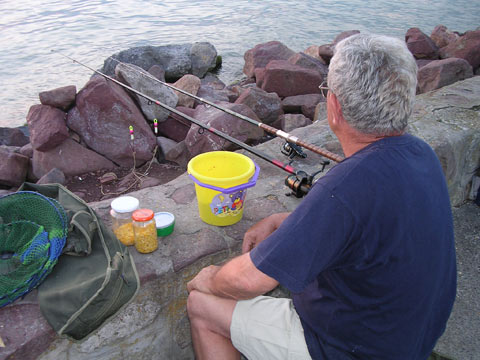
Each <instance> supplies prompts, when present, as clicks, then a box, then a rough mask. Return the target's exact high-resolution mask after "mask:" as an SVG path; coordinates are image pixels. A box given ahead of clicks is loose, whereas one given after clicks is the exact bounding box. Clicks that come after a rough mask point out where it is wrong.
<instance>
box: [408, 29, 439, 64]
mask: <svg viewBox="0 0 480 360" xmlns="http://www.w3.org/2000/svg"><path fill="white" fill-rule="evenodd" d="M405 41H406V43H407V47H408V49H409V50H410V52H411V53H412V54H413V56H414V57H415V58H416V59H432V60H435V59H438V56H439V50H438V46H437V45H435V43H434V42H433V40H432V39H430V38H429V37H428V35H426V34H424V33H423V32H422V31H421V30H420V29H419V28H410V29H408V31H407V33H406V34H405Z"/></svg>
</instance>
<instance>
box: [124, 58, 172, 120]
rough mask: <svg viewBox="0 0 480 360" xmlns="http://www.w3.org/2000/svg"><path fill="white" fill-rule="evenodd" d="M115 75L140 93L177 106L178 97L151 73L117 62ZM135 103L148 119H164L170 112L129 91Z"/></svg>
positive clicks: (168, 104)
mask: <svg viewBox="0 0 480 360" xmlns="http://www.w3.org/2000/svg"><path fill="white" fill-rule="evenodd" d="M115 75H116V76H117V78H118V79H119V80H120V81H121V82H123V83H124V84H126V85H128V86H130V87H132V88H134V89H135V90H137V91H139V92H140V93H142V94H145V95H147V96H149V97H150V98H152V99H154V100H157V101H159V102H160V103H162V104H165V105H167V106H169V107H171V108H174V107H175V106H177V102H178V97H177V95H176V94H175V92H174V91H173V90H172V89H171V88H169V87H168V86H165V85H163V84H161V83H160V82H158V81H157V80H156V79H153V78H152V75H151V74H149V73H148V72H147V71H145V70H143V69H142V68H140V67H138V66H135V65H131V64H123V63H122V64H118V65H117V67H116V68H115ZM131 95H132V97H133V98H134V99H135V101H136V102H137V104H139V105H140V108H141V109H142V112H143V115H145V117H146V118H147V119H148V120H150V121H153V119H157V120H158V122H162V121H165V120H166V119H167V117H168V115H169V114H170V112H169V111H168V110H166V109H164V108H163V107H161V106H159V105H157V104H155V103H153V102H152V101H150V100H147V99H146V98H145V97H143V96H141V95H138V94H135V93H131Z"/></svg>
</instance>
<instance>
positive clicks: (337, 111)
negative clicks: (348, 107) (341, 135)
mask: <svg viewBox="0 0 480 360" xmlns="http://www.w3.org/2000/svg"><path fill="white" fill-rule="evenodd" d="M330 97H331V98H332V99H331V103H330V104H331V105H332V107H333V109H332V110H333V114H334V116H333V121H334V122H335V123H336V124H338V122H339V121H345V118H344V117H343V111H342V106H341V105H340V102H339V101H338V98H337V95H335V93H333V92H332V93H331V94H330Z"/></svg>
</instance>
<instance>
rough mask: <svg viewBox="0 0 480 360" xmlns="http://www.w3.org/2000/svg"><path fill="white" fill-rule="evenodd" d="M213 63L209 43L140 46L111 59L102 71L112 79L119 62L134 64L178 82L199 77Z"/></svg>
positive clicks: (215, 64) (212, 54) (212, 47)
mask: <svg viewBox="0 0 480 360" xmlns="http://www.w3.org/2000/svg"><path fill="white" fill-rule="evenodd" d="M216 61H217V51H216V50H215V47H214V46H213V45H211V44H210V43H194V44H181V45H164V46H139V47H134V48H131V49H127V50H123V51H120V52H119V53H116V54H114V55H112V56H110V57H109V58H107V59H106V60H105V61H104V64H103V67H102V69H101V71H102V72H103V73H105V74H107V75H110V76H112V75H113V74H114V71H115V67H116V66H117V65H118V63H119V62H124V63H129V64H134V65H137V66H139V67H141V68H142V69H144V70H149V69H150V68H151V67H152V66H153V65H159V66H161V67H162V68H163V69H164V70H165V77H166V79H167V80H177V79H180V78H181V77H182V76H183V75H185V74H194V75H195V76H198V77H202V76H204V75H205V73H206V72H207V71H208V70H210V69H214V68H215V67H216V66H217V62H216Z"/></svg>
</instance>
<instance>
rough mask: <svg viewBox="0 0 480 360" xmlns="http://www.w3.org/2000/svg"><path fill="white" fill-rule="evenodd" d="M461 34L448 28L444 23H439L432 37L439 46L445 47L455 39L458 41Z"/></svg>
mask: <svg viewBox="0 0 480 360" xmlns="http://www.w3.org/2000/svg"><path fill="white" fill-rule="evenodd" d="M458 38H459V35H458V34H456V33H454V32H452V31H450V30H448V29H447V27H446V26H444V25H437V26H435V28H434V29H433V31H432V33H431V34H430V39H432V41H433V42H434V43H435V44H436V45H437V46H438V47H439V48H442V47H445V46H447V45H448V44H450V43H451V42H453V41H456V40H457V39H458Z"/></svg>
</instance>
